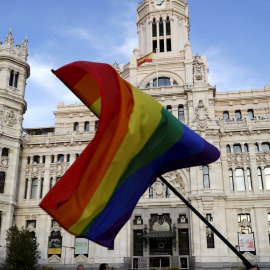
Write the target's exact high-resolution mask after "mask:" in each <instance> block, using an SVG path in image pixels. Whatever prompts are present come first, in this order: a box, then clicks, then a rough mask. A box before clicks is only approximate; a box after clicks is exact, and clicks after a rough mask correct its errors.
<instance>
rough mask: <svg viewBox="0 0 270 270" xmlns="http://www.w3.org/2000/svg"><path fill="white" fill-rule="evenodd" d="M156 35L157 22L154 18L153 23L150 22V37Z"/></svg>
mask: <svg viewBox="0 0 270 270" xmlns="http://www.w3.org/2000/svg"><path fill="white" fill-rule="evenodd" d="M156 36H157V23H156V19H154V20H153V24H152V37H156ZM154 49H155V48H154Z"/></svg>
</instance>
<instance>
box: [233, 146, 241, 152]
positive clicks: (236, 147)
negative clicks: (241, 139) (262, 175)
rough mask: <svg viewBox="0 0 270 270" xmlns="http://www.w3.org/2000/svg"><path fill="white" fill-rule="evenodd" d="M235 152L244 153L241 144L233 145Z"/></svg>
mask: <svg viewBox="0 0 270 270" xmlns="http://www.w3.org/2000/svg"><path fill="white" fill-rule="evenodd" d="M233 152H234V153H237V152H238V153H241V152H242V147H241V145H240V144H234V145H233Z"/></svg>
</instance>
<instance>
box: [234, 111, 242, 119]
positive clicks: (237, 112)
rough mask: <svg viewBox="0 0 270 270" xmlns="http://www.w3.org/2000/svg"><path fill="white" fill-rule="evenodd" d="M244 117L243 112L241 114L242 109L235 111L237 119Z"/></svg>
mask: <svg viewBox="0 0 270 270" xmlns="http://www.w3.org/2000/svg"><path fill="white" fill-rule="evenodd" d="M240 119H242V114H241V111H240V110H236V111H235V120H236V121H237V120H240Z"/></svg>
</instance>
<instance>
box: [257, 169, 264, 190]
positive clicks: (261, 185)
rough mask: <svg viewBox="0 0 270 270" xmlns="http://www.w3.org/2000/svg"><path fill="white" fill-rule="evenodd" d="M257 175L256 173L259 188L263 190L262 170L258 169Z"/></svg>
mask: <svg viewBox="0 0 270 270" xmlns="http://www.w3.org/2000/svg"><path fill="white" fill-rule="evenodd" d="M257 173H258V180H259V188H260V189H263V178H262V169H261V168H260V167H259V168H257Z"/></svg>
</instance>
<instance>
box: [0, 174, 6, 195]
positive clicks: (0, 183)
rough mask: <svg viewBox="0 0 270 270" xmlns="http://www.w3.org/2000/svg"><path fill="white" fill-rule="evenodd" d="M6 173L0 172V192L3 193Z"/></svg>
mask: <svg viewBox="0 0 270 270" xmlns="http://www.w3.org/2000/svg"><path fill="white" fill-rule="evenodd" d="M5 181H6V174H5V172H0V193H2V194H3V193H4V189H5Z"/></svg>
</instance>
